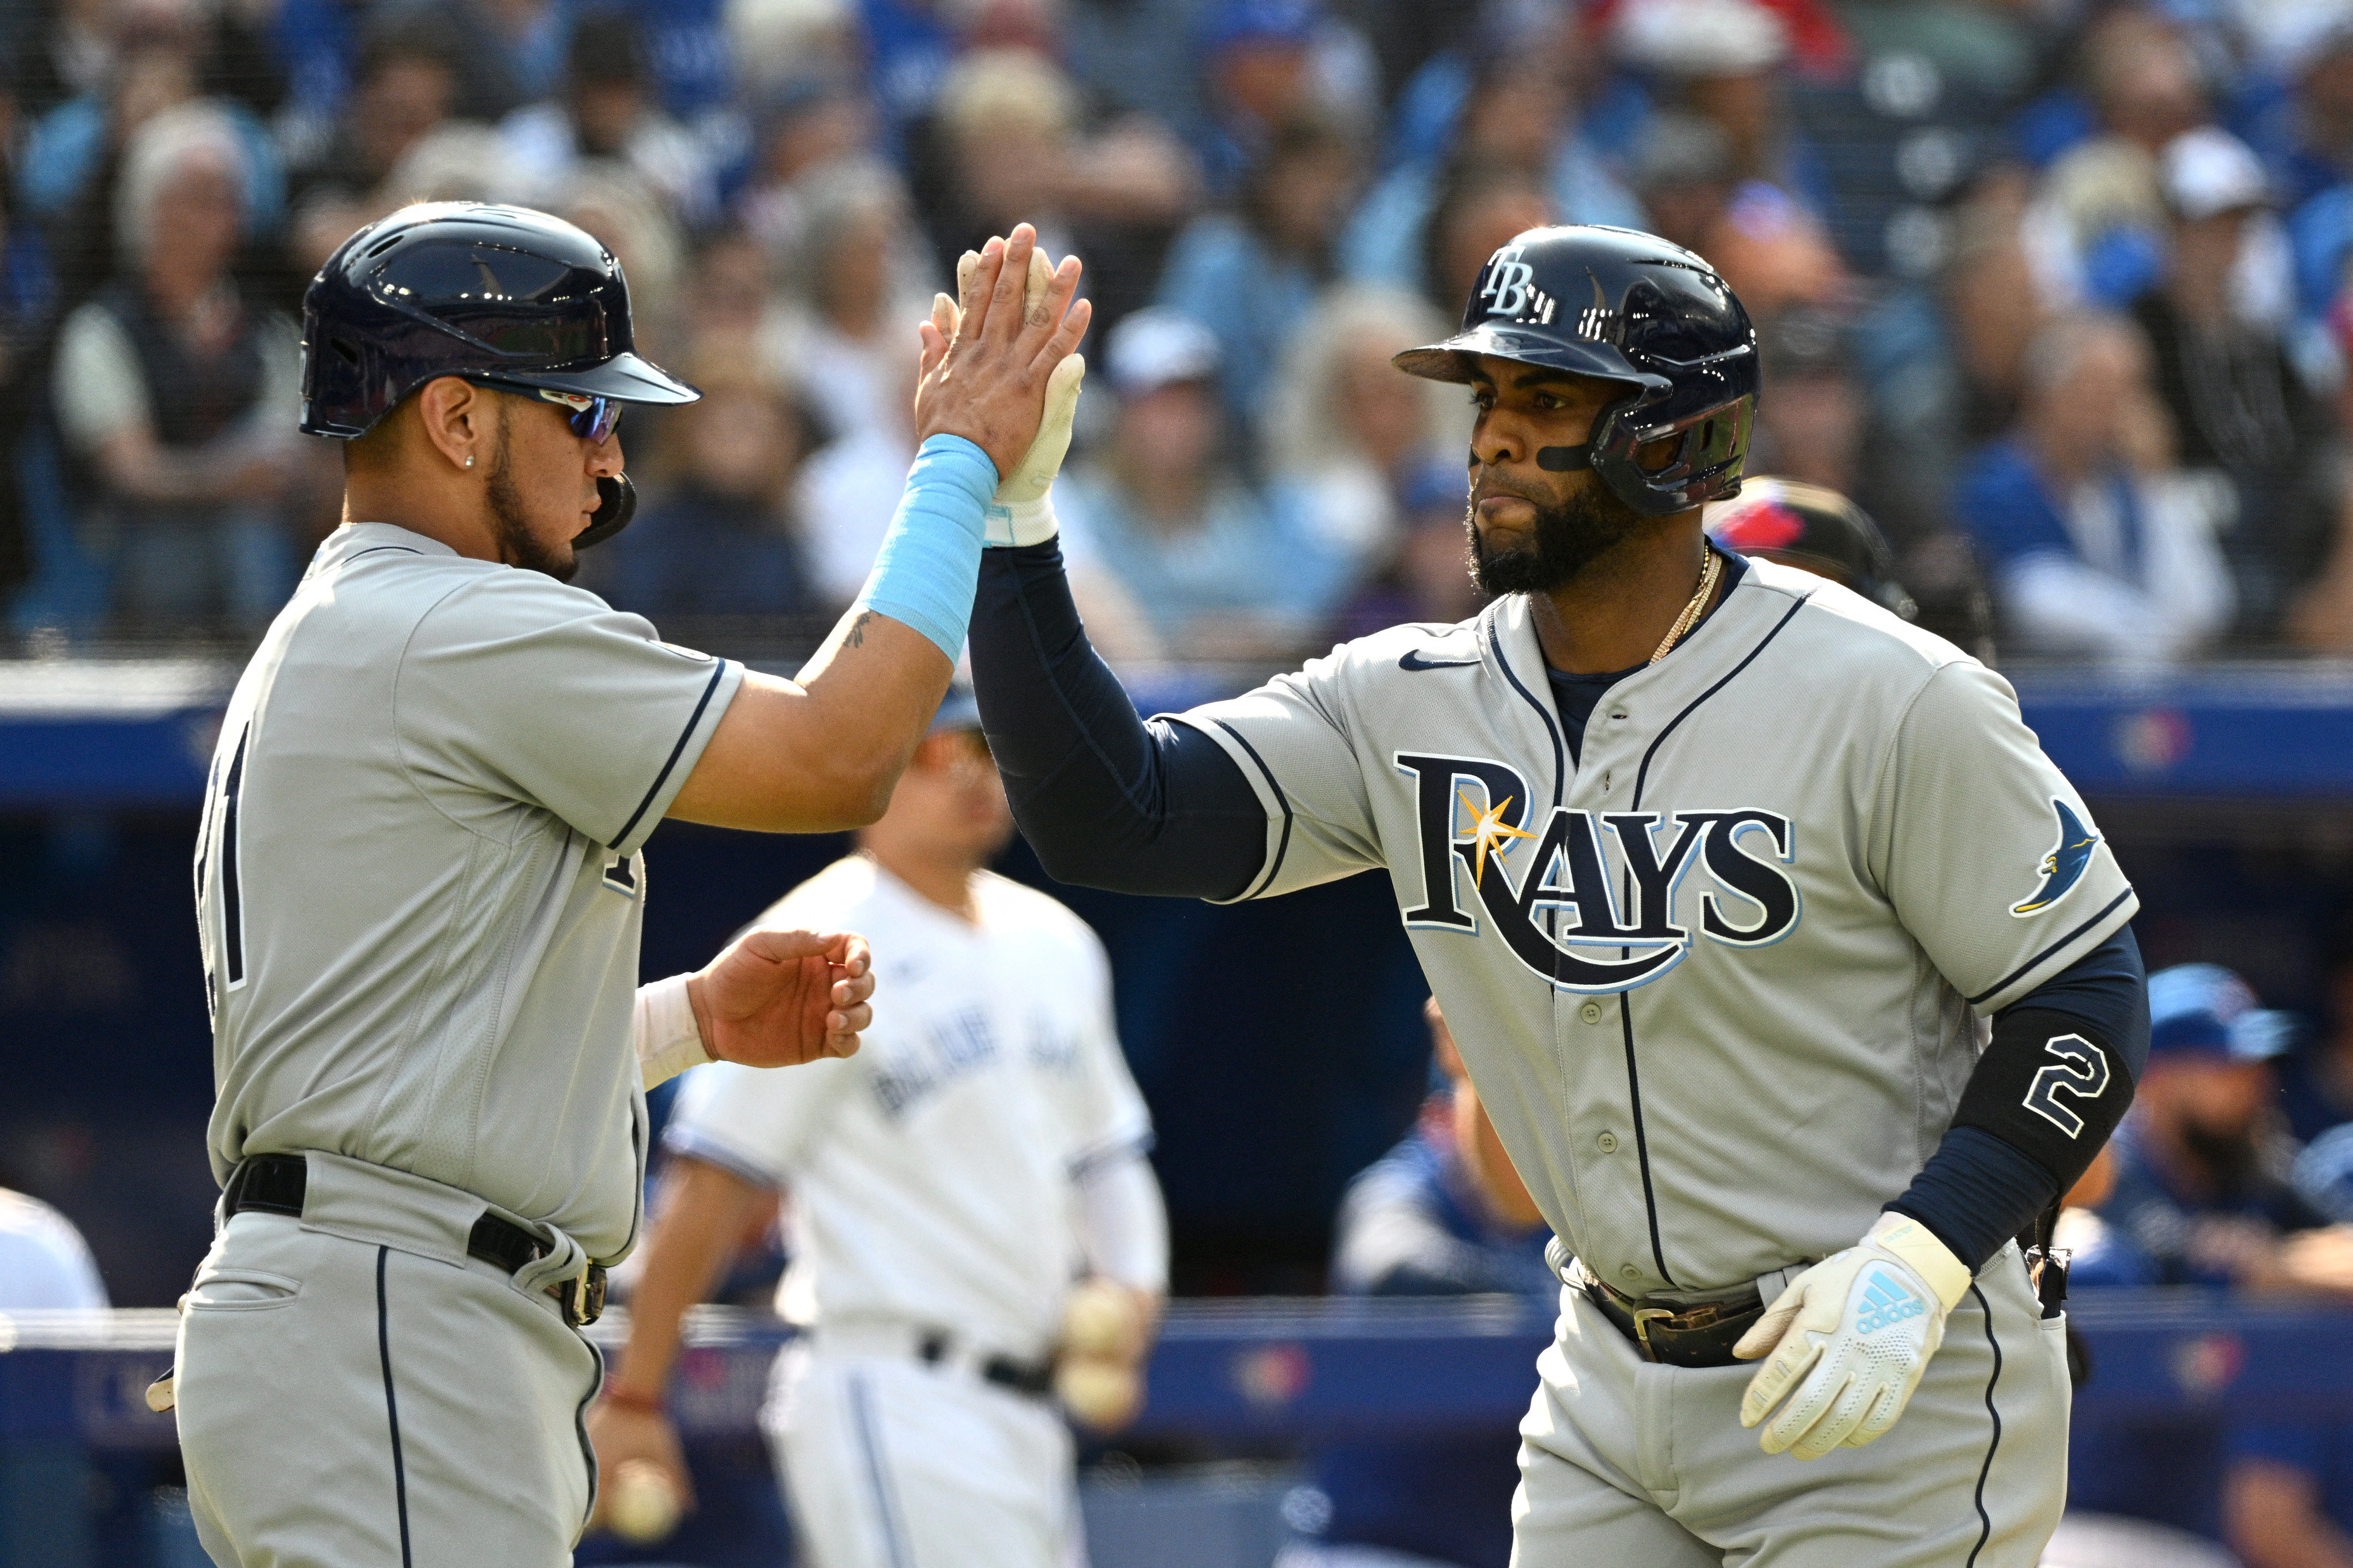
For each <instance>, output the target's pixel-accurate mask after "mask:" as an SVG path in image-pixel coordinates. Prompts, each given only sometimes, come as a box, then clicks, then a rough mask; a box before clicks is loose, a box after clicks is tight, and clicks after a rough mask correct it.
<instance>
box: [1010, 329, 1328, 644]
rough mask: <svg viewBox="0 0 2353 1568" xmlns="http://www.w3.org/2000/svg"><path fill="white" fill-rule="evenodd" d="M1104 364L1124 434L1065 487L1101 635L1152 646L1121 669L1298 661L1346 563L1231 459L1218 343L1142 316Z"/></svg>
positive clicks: (1082, 585)
mask: <svg viewBox="0 0 2353 1568" xmlns="http://www.w3.org/2000/svg"><path fill="white" fill-rule="evenodd" d="M1103 369H1104V371H1105V372H1106V379H1108V380H1109V382H1110V383H1111V390H1112V393H1113V396H1114V398H1115V399H1116V402H1117V413H1116V415H1115V416H1114V419H1113V426H1112V429H1111V432H1110V434H1109V437H1108V438H1107V439H1106V440H1105V441H1104V443H1103V447H1102V449H1101V450H1100V451H1099V452H1097V453H1096V454H1094V455H1093V456H1092V458H1091V460H1089V461H1087V462H1084V463H1082V464H1079V465H1077V466H1076V467H1075V468H1074V470H1072V471H1071V472H1068V473H1066V475H1065V476H1064V478H1063V479H1061V481H1060V483H1059V484H1058V485H1057V486H1056V487H1055V504H1056V509H1057V510H1059V511H1060V514H1061V520H1062V540H1063V548H1064V550H1065V551H1066V552H1067V553H1068V555H1069V559H1070V563H1071V577H1072V581H1073V583H1074V584H1075V585H1076V587H1077V591H1078V593H1079V597H1080V604H1081V608H1082V610H1083V611H1084V612H1086V615H1087V621H1088V626H1089V627H1090V629H1099V628H1101V627H1103V626H1105V625H1106V624H1108V625H1111V626H1117V627H1121V628H1122V629H1126V630H1130V631H1134V632H1140V633H1141V634H1142V635H1141V636H1140V637H1130V638H1129V639H1128V642H1127V646H1126V647H1124V648H1114V649H1113V650H1112V651H1111V652H1110V653H1109V655H1108V657H1112V658H1118V657H1120V655H1121V653H1123V652H1124V653H1125V654H1126V655H1127V656H1128V657H1131V658H1151V657H1154V656H1155V655H1158V656H1165V657H1168V658H1179V659H1199V660H1208V661H1250V660H1255V659H1261V658H1278V657H1282V656H1284V655H1287V654H1289V653H1290V652H1292V651H1293V650H1294V649H1295V648H1296V647H1297V646H1298V645H1299V643H1300V641H1301V639H1302V638H1303V637H1305V635H1306V634H1307V633H1308V632H1309V631H1310V630H1311V629H1312V628H1313V627H1314V626H1316V625H1317V624H1318V623H1319V622H1320V621H1321V620H1322V618H1323V617H1324V616H1325V615H1326V614H1328V613H1329V611H1330V610H1331V608H1332V605H1333V603H1334V601H1335V598H1336V597H1337V595H1339V594H1340V593H1341V592H1342V591H1343V589H1344V588H1345V583H1346V576H1345V564H1346V556H1345V554H1344V553H1342V552H1339V551H1337V550H1335V549H1334V548H1332V547H1331V546H1330V545H1328V544H1327V543H1325V542H1323V541H1320V540H1319V539H1317V538H1316V537H1315V536H1314V533H1313V532H1312V531H1311V530H1310V529H1308V528H1307V527H1306V526H1305V525H1304V524H1303V521H1301V520H1300V519H1299V518H1298V517H1297V516H1296V515H1294V514H1293V512H1292V511H1291V510H1289V509H1282V508H1277V507H1273V506H1271V505H1270V504H1269V503H1268V501H1267V500H1266V498H1265V497H1264V496H1263V495H1261V493H1259V492H1258V491H1257V490H1255V489H1251V488H1250V486H1248V485H1246V484H1245V483H1243V481H1242V479H1241V478H1240V475H1239V474H1237V473H1236V472H1235V471H1234V470H1233V469H1232V468H1229V467H1228V466H1227V465H1226V464H1224V463H1223V462H1221V461H1220V460H1219V453H1220V450H1221V448H1223V447H1224V446H1225V445H1226V443H1225V442H1224V440H1223V439H1222V437H1223V435H1224V422H1223V420H1222V417H1221V416H1220V412H1219V403H1218V395H1217V392H1216V387H1215V383H1216V379H1217V374H1218V369H1219V352H1218V340H1217V339H1216V338H1214V337H1212V336H1211V335H1210V333H1209V331H1208V329H1207V328H1205V327H1203V326H1201V325H1200V324H1199V323H1198V322H1196V321H1192V320H1190V319H1188V318H1187V317H1185V316H1181V315H1178V314H1176V312H1175V311H1173V310H1138V311H1136V312H1134V314H1132V315H1130V316H1129V317H1128V318H1127V319H1126V320H1124V321H1122V322H1120V324H1119V325H1118V327H1117V328H1115V329H1113V331H1112V334H1111V336H1110V338H1109V339H1108V340H1107V341H1106V342H1105V343H1104V348H1103ZM1121 601H1124V605H1123V604H1122V603H1121ZM1097 640H1098V642H1099V643H1100V642H1101V641H1102V638H1101V637H1098V639H1097Z"/></svg>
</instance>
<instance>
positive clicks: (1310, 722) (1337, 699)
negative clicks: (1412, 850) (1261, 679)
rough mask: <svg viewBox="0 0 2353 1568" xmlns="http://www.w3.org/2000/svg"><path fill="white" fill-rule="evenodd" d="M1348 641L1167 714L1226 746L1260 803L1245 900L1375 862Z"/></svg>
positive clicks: (1366, 764) (1378, 861)
mask: <svg viewBox="0 0 2353 1568" xmlns="http://www.w3.org/2000/svg"><path fill="white" fill-rule="evenodd" d="M1347 658H1348V648H1347V647H1340V648H1337V649H1335V650H1334V651H1333V652H1332V653H1330V654H1328V655H1326V656H1325V657H1324V658H1314V659H1310V660H1308V661H1307V664H1306V667H1305V668H1303V669H1301V670H1299V671H1298V672H1297V673H1295V674H1291V675H1280V676H1277V677H1276V678H1275V679H1272V680H1270V681H1268V682H1267V683H1266V684H1265V685H1264V686H1261V687H1260V688H1259V689H1257V690H1255V691H1247V692H1244V693H1243V694H1242V695H1241V696H1240V697H1236V698H1231V699H1229V700H1226V701H1223V702H1210V703H1205V704H1203V705H1202V706H1201V707H1198V708H1194V709H1189V710H1187V711H1185V712H1183V713H1176V714H1171V715H1169V717H1171V718H1174V719H1176V720H1178V721H1181V722H1183V723H1186V724H1189V725H1191V726H1192V727H1193V728H1195V729H1197V730H1199V731H1202V732H1203V733H1204V734H1207V735H1208V737H1209V738H1210V739H1212V740H1214V741H1216V742H1218V744H1219V745H1220V746H1222V747H1224V748H1225V750H1226V754H1227V755H1229V756H1230V757H1232V758H1233V760H1234V763H1235V764H1236V765H1237V766H1239V767H1240V769H1241V771H1242V776H1243V777H1245V778H1247V779H1249V780H1250V787H1251V788H1252V789H1253V790H1255V791H1257V792H1258V797H1259V803H1260V804H1261V805H1263V806H1264V807H1265V808H1266V863H1265V865H1264V867H1263V868H1261V870H1260V872H1259V876H1258V879H1257V880H1256V881H1255V882H1253V883H1252V884H1251V885H1250V888H1249V889H1246V890H1245V891H1244V892H1243V893H1242V895H1241V899H1237V900H1232V901H1234V902H1237V903H1238V902H1240V901H1241V900H1246V899H1263V898H1268V897H1271V896H1272V895H1274V894H1277V893H1289V892H1294V891H1296V890H1298V889H1301V888H1312V887H1314V886H1316V885H1317V884H1318V883H1322V882H1332V881H1337V880H1338V879H1340V878H1342V877H1346V876H1352V875H1354V874H1355V873H1356V872H1358V871H1363V870H1367V869H1370V868H1374V867H1377V866H1380V865H1382V864H1384V863H1385V862H1384V860H1383V858H1382V856H1381V849H1380V843H1379V839H1378V837H1377V833H1376V831H1375V828H1374V826H1373V809H1372V802H1371V799H1370V796H1369V793H1368V791H1367V790H1366V784H1365V775H1366V770H1367V769H1368V768H1371V767H1373V766H1375V765H1376V763H1375V761H1374V760H1372V759H1367V758H1365V757H1362V756H1360V755H1358V747H1357V736H1356V733H1354V731H1355V729H1356V726H1355V724H1354V723H1353V722H1352V719H1353V715H1352V712H1351V705H1350V703H1349V702H1348V700H1347V692H1346V690H1345V675H1346V668H1347Z"/></svg>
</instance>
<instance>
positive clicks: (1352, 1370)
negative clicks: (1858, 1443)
mask: <svg viewBox="0 0 2353 1568" xmlns="http://www.w3.org/2000/svg"><path fill="white" fill-rule="evenodd" d="M2073 1306H2074V1309H2075V1315H2074V1321H2075V1325H2076V1327H2077V1329H2078V1331H2080V1332H2081V1333H2082V1335H2083V1337H2084V1342H2085V1343H2086V1344H2087V1345H2088V1346H2089V1348H2090V1351H2091V1355H2092V1360H2093V1364H2094V1374H2093V1377H2092V1380H2091V1382H2090V1383H2089V1384H2087V1385H2086V1386H2085V1387H2084V1388H2083V1389H2082V1390H2081V1391H2079V1393H2078V1394H2077V1396H2076V1405H2075V1408H2076V1412H2077V1415H2078V1416H2079V1417H2081V1418H2105V1417H2109V1416H2119V1415H2158V1414H2172V1415H2199V1414H2201V1413H2204V1414H2211V1415H2215V1416H2216V1417H2217V1418H2220V1417H2221V1415H2224V1414H2225V1413H2227V1414H2228V1415H2230V1416H2232V1417H2233V1418H2256V1417H2260V1418H2266V1419H2277V1418H2295V1417H2317V1416H2335V1417H2341V1418H2348V1419H2353V1307H2346V1306H2339V1305H2323V1304H2316V1303H2311V1302H2302V1301H2285V1300H2283V1301H2278V1302H2262V1303H2257V1302H2248V1301H2233V1300H2225V1299H2223V1298H2221V1297H2218V1296H2215V1295H2212V1294H2211V1293H2207V1292H2200V1291H2186V1292H2172V1291H2146V1292H2144V1291H2110V1292H2098V1293H2087V1294H2081V1295H2079V1296H2078V1297H2077V1298H2076V1300H2075V1302H2074V1303H2073ZM687 1327H688V1332H687V1349H686V1351H685V1353H684V1355H683V1357H682V1358H681V1364H680V1368H679V1374H678V1378H677V1381H676V1383H675V1384H674V1386H673V1391H672V1395H671V1402H672V1408H673V1410H674V1411H675V1413H676V1415H677V1416H678V1419H679V1423H680V1426H681V1429H682V1430H683V1431H684V1433H685V1434H686V1435H687V1436H689V1437H698V1436H701V1437H711V1436H745V1435H749V1434H751V1433H753V1432H754V1431H755V1430H756V1429H757V1427H756V1416H757V1414H758V1410H759V1406H760V1403H761V1401H762V1399H763V1398H764V1397H765V1394H766V1389H767V1382H768V1371H769V1365H770V1363H771V1361H772V1360H773V1358H774V1356H775V1352H776V1348H777V1347H778V1346H779V1345H780V1344H782V1343H783V1342H784V1341H785V1339H786V1337H787V1335H788V1333H789V1331H788V1330H787V1329H786V1327H785V1326H784V1325H783V1324H781V1323H779V1322H777V1321H775V1320H774V1319H771V1318H767V1317H765V1316H760V1315H755V1314H748V1313H744V1312H739V1311H733V1310H725V1309H716V1308H703V1309H698V1310H696V1311H695V1312H694V1313H693V1314H691V1317H690V1319H689V1321H688V1325H687ZM173 1330H174V1318H173V1315H172V1314H171V1313H170V1312H168V1311H154V1310H137V1311H122V1312H112V1313H99V1314H29V1315H26V1316H23V1317H18V1318H14V1319H9V1318H0V1344H5V1345H7V1346H8V1347H9V1348H7V1349H5V1350H0V1443H5V1442H24V1441H33V1440H37V1441H63V1442H79V1443H82V1444H85V1445H87V1446H88V1447H91V1448H94V1449H140V1448H165V1447H170V1446H171V1445H172V1443H173V1442H174V1433H173V1426H172V1422H171V1420H170V1419H169V1418H168V1417H165V1416H159V1415H153V1414H151V1413H150V1412H149V1411H148V1409H147V1406H146V1403H145V1398H144V1394H145V1391H146V1387H147V1384H149V1383H151V1382H152V1381H153V1379H154V1378H156V1377H157V1376H159V1375H160V1374H161V1373H163V1372H164V1370H165V1369H166V1368H168V1367H169V1366H170V1364H171V1359H172V1333H173ZM625 1331H626V1319H625V1318H624V1317H623V1316H622V1315H621V1314H618V1313H616V1314H615V1315H613V1316H612V1317H611V1318H608V1320H607V1321H606V1322H604V1323H600V1324H599V1325H597V1327H596V1329H595V1330H593V1331H591V1333H592V1337H593V1338H595V1339H596V1340H598V1341H599V1342H602V1343H604V1344H606V1345H607V1347H611V1346H613V1345H615V1344H617V1342H618V1340H619V1338H620V1337H621V1335H622V1334H623V1333H624V1332H625ZM1551 1332H1552V1324H1551V1318H1550V1314H1549V1313H1548V1312H1547V1311H1546V1310H1545V1309H1544V1308H1542V1307H1541V1306H1539V1305H1537V1304H1535V1303H1531V1302H1525V1301H1522V1300H1518V1299H1515V1298H1510V1297H1472V1298H1461V1299H1449V1300H1337V1299H1324V1298H1308V1299H1296V1300H1293V1299H1278V1300H1269V1299H1262V1298H1261V1299H1250V1300H1232V1301H1224V1300H1210V1301H1178V1302H1176V1303H1174V1304H1173V1305H1172V1307H1171V1308H1170V1310H1169V1313H1168V1319H1167V1322H1166V1327H1165V1328H1164V1330H1163V1332H1162V1334H1161V1338H1160V1343H1159V1346H1158V1348H1157V1350H1156V1351H1155V1353H1154V1355H1153V1359H1152V1364H1151V1368H1150V1382H1151V1400H1150V1403H1149V1405H1147V1406H1146V1408H1145V1413H1144V1416H1143V1419H1142V1421H1141V1422H1140V1423H1139V1424H1138V1426H1137V1427H1136V1428H1135V1430H1134V1433H1133V1435H1132V1436H1134V1437H1135V1438H1137V1439H1139V1440H1142V1439H1185V1440H1188V1441H1190V1442H1193V1443H1197V1444H1199V1445H1202V1446H1204V1447H1221V1446H1228V1445H1235V1446H1245V1447H1260V1446H1263V1445H1264V1444H1265V1443H1267V1442H1268V1441H1269V1440H1271V1439H1272V1440H1280V1441H1283V1442H1292V1443H1298V1444H1313V1443H1314V1442H1317V1441H1319V1440H1323V1439H1325V1438H1330V1437H1335V1436H1351V1437H1364V1436H1381V1435H1384V1434H1387V1433H1391V1432H1396V1433H1405V1432H1411V1433H1415V1434H1418V1435H1423V1436H1427V1435H1429V1434H1430V1433H1433V1432H1439V1431H1444V1430H1448V1429H1461V1428H1472V1427H1477V1428H1484V1429H1488V1430H1493V1429H1495V1428H1496V1427H1497V1426H1499V1425H1500V1426H1503V1427H1504V1428H1505V1429H1508V1428H1509V1427H1510V1426H1512V1425H1513V1424H1514V1423H1515V1422H1516V1421H1517V1420H1518V1419H1519V1416H1520V1415H1521V1413H1522V1412H1523V1411H1524V1410H1525V1408H1526V1406H1527V1401H1528V1395H1529V1394H1530V1393H1531V1392H1532V1391H1533V1390H1534V1388H1535V1358H1536V1354H1537V1352H1539V1351H1541V1350H1542V1349H1543V1348H1544V1346H1545V1344H1546V1342H1547V1341H1548V1340H1549V1338H1550V1336H1551Z"/></svg>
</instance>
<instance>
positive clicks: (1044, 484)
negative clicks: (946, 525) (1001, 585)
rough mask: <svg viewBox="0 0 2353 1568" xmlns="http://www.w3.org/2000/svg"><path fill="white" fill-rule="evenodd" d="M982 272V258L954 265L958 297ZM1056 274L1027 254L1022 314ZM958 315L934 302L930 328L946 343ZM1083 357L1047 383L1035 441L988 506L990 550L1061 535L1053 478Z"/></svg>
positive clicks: (1038, 255) (1040, 257)
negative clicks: (1057, 534) (1026, 284)
mask: <svg viewBox="0 0 2353 1568" xmlns="http://www.w3.org/2000/svg"><path fill="white" fill-rule="evenodd" d="M979 270H980V253H979V252H978V251H976V250H967V251H965V253H964V256H963V258H961V259H959V260H958V261H957V262H956V292H957V293H958V294H965V293H969V292H970V291H971V289H972V280H973V279H974V277H975V276H976V274H977V273H978V272H979ZM1055 273H1056V269H1055V268H1054V267H1053V265H1052V264H1051V263H1050V262H1049V261H1048V260H1047V259H1046V253H1045V252H1044V251H1042V250H1032V251H1030V253H1029V287H1028V288H1027V289H1025V290H1024V291H1023V302H1022V309H1023V310H1025V311H1026V310H1037V309H1038V308H1039V302H1040V301H1042V300H1045V299H1046V297H1047V295H1048V294H1049V293H1050V291H1051V290H1052V289H1053V286H1054V278H1055ZM960 314H961V312H960V311H959V310H957V308H956V302H955V300H951V299H949V298H948V297H947V296H946V295H945V294H940V295H935V296H934V298H933V300H932V321H931V325H932V328H933V330H934V331H936V332H937V333H939V335H940V336H941V337H942V338H943V339H944V340H947V339H953V338H955V332H956V326H957V322H958V319H959V316H960ZM1086 374H1087V356H1086V355H1084V354H1081V353H1074V354H1072V355H1071V356H1070V357H1069V358H1068V359H1066V360H1064V361H1063V362H1062V363H1060V364H1058V365H1056V366H1055V367H1054V371H1053V374H1051V375H1050V376H1048V377H1047V378H1046V415H1045V417H1044V418H1043V419H1042V420H1041V421H1040V422H1039V426H1038V437H1037V439H1036V440H1034V441H1032V442H1030V443H1029V450H1028V451H1026V452H1024V453H1022V454H1021V460H1020V461H1019V462H1018V463H1016V464H1015V465H1014V466H1013V471H1012V472H1010V473H1008V474H1006V475H1005V478H1004V482H1003V483H1001V484H999V485H998V486H997V494H996V495H995V496H994V497H993V498H991V500H990V501H989V506H988V520H987V533H986V536H985V537H986V542H987V543H988V544H990V545H992V546H1008V545H1017V544H1043V543H1044V542H1046V541H1048V540H1050V539H1051V538H1053V537H1054V535H1055V534H1056V533H1058V532H1060V531H1061V524H1060V522H1059V521H1057V520H1056V519H1055V516H1054V497H1053V493H1052V492H1053V486H1054V476H1055V475H1056V474H1059V473H1060V472H1061V471H1062V458H1064V457H1065V456H1066V455H1068V453H1069V452H1070V449H1071V423H1072V422H1073V421H1074V420H1075V419H1076V418H1077V417H1078V413H1079V384H1080V383H1081V382H1082V381H1083V380H1084V379H1085V378H1086Z"/></svg>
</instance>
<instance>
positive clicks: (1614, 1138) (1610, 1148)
mask: <svg viewBox="0 0 2353 1568" xmlns="http://www.w3.org/2000/svg"><path fill="white" fill-rule="evenodd" d="M1593 1142H1594V1143H1595V1145H1596V1146H1597V1147H1599V1149H1600V1151H1601V1152H1603V1153H1605V1154H1615V1153H1616V1152H1618V1134H1616V1133H1615V1132H1604V1133H1603V1134H1602V1135H1601V1136H1600V1137H1599V1138H1596V1139H1595V1140H1594V1141H1593Z"/></svg>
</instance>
